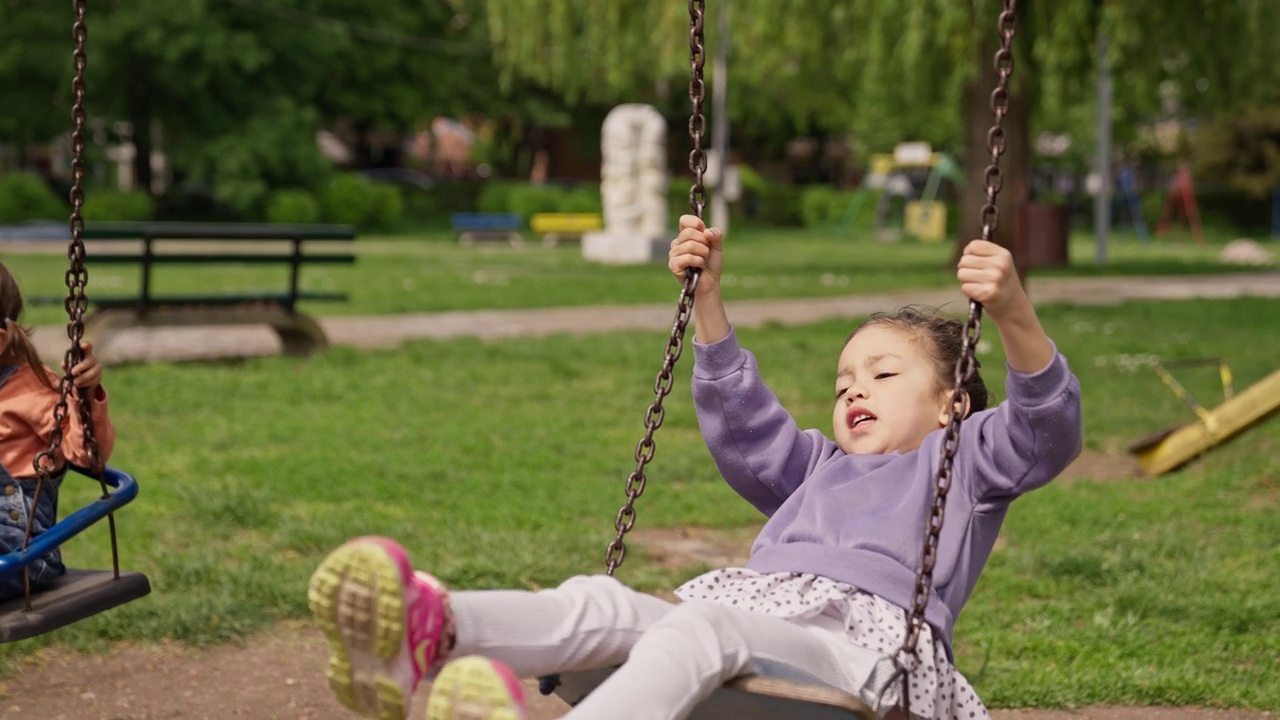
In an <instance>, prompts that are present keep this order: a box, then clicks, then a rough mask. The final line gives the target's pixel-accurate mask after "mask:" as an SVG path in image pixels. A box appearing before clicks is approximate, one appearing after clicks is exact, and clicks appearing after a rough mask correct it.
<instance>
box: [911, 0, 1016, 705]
mask: <svg viewBox="0 0 1280 720" xmlns="http://www.w3.org/2000/svg"><path fill="white" fill-rule="evenodd" d="M1016 6H1017V0H1004V10H1003V11H1002V12H1001V13H1000V20H999V30H1000V49H999V50H998V51H997V52H996V54H995V62H994V65H995V70H996V88H995V90H993V91H992V92H991V112H992V113H993V114H994V115H995V122H994V124H993V125H992V126H991V130H990V131H989V132H988V133H987V150H988V151H989V152H990V154H991V163H990V164H989V165H988V166H987V170H986V175H985V176H984V181H985V184H986V189H987V202H986V204H985V205H983V206H982V216H981V217H982V239H983V240H986V241H991V239H992V238H993V237H994V236H995V231H996V224H997V223H998V222H999V219H1000V212H999V211H998V210H997V209H996V196H997V195H998V194H999V193H1000V188H1001V185H1002V184H1003V182H1004V178H1003V176H1002V175H1001V173H1000V156H1001V155H1003V154H1004V150H1005V145H1006V139H1005V133H1004V126H1003V123H1004V118H1005V115H1007V114H1008V112H1009V78H1010V77H1011V76H1012V75H1013V35H1014V28H1015V20H1014V19H1015V10H1016ZM981 321H982V304H981V303H979V302H977V301H976V300H970V301H969V317H968V319H967V320H966V321H965V324H964V349H963V351H962V352H961V354H960V360H959V362H957V363H956V369H955V388H954V390H952V392H951V409H950V414H949V416H948V418H947V429H946V434H945V436H944V437H943V441H942V460H941V462H940V464H939V465H938V475H937V477H936V479H935V482H934V488H933V507H932V509H931V511H930V514H929V525H928V527H927V528H926V531H925V540H924V548H923V550H922V551H921V554H920V567H919V568H918V569H917V570H916V584H915V591H914V594H913V596H912V600H911V613H910V615H909V616H908V619H907V635H906V639H905V641H904V642H903V644H902V648H901V649H900V650H899V653H898V654H899V657H898V658H896V661H897V662H898V663H899V669H900V670H902V671H903V672H904V675H903V679H904V683H905V681H906V678H907V677H909V676H910V673H909V672H906V668H905V667H904V666H903V665H902V663H903V659H904V658H905V657H909V656H916V644H917V642H918V641H919V639H920V630H921V628H922V627H923V626H924V615H925V609H926V608H927V607H928V604H929V594H930V593H931V592H932V590H933V568H934V564H935V563H936V562H937V559H938V538H939V536H940V535H941V533H942V522H943V518H944V515H945V512H946V506H947V493H948V492H949V491H950V490H951V473H952V470H953V468H954V466H955V456H956V449H957V448H958V447H959V444H960V423H961V421H962V420H963V417H964V408H965V407H966V406H967V405H968V392H967V391H966V390H965V387H964V386H965V383H967V382H968V381H969V379H970V378H971V377H973V372H974V369H975V365H976V362H975V359H974V357H975V352H976V348H977V346H978V339H979V337H980V336H981V334H982V325H981ZM917 657H918V656H917ZM907 696H908V693H907V691H906V688H905V686H904V690H903V693H902V703H903V711H904V712H906V713H907V716H908V717H910V713H909V711H908V709H907V702H908V700H907Z"/></svg>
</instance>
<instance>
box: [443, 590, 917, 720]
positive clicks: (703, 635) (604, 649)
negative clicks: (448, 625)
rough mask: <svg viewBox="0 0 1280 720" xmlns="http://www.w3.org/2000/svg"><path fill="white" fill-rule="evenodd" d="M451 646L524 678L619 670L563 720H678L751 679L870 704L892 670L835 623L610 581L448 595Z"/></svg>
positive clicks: (458, 652) (456, 651) (840, 623)
mask: <svg viewBox="0 0 1280 720" xmlns="http://www.w3.org/2000/svg"><path fill="white" fill-rule="evenodd" d="M451 600H452V606H453V612H454V616H455V619H456V622H457V645H456V646H455V647H454V649H453V651H452V653H451V655H452V656H453V657H461V656H463V655H473V654H475V655H484V656H487V657H491V658H494V659H497V660H501V661H502V662H504V663H506V664H508V665H510V666H511V668H512V669H513V670H514V671H515V672H516V674H517V675H519V676H521V677H534V676H540V675H547V674H551V673H555V672H560V671H564V672H571V671H574V670H588V669H596V668H604V667H611V666H614V665H619V664H621V666H622V667H621V668H620V669H619V670H618V671H616V672H615V673H613V675H612V676H611V677H610V678H609V679H608V680H607V681H605V682H604V683H603V684H602V685H600V687H598V688H597V689H596V690H595V691H594V692H592V693H591V695H589V696H588V697H587V698H586V699H585V700H583V701H582V702H581V703H580V704H579V705H578V706H577V707H575V708H574V709H573V710H572V711H570V712H569V714H568V715H567V716H566V717H571V718H575V719H578V720H586V719H588V718H604V719H607V720H617V718H621V717H627V718H636V719H637V720H649V719H652V720H675V719H677V718H684V717H686V716H688V714H689V713H690V712H691V711H692V710H693V708H694V707H695V706H696V705H697V704H698V702H699V701H701V700H703V699H705V698H706V697H708V696H709V695H710V694H711V693H712V692H714V691H715V689H716V688H717V687H719V686H720V685H721V684H723V683H724V682H726V681H728V680H731V679H733V678H734V677H737V676H739V675H742V674H745V673H759V674H764V675H769V676H772V677H782V678H786V679H791V680H798V681H802V682H807V683H814V684H821V685H827V686H829V687H834V688H839V689H840V690H843V691H845V692H847V693H851V694H854V695H858V696H860V697H862V698H863V699H864V700H866V701H871V700H873V699H874V693H875V692H876V691H877V690H879V684H880V682H882V681H883V680H884V679H885V678H887V674H886V673H888V672H892V669H891V665H890V664H888V663H889V661H888V660H887V659H885V658H883V657H882V656H880V655H879V654H877V653H874V652H872V651H870V650H866V649H863V648H860V647H857V646H854V645H852V644H850V643H849V641H848V639H847V636H846V632H845V628H844V621H843V619H841V618H834V617H828V616H820V617H818V618H815V619H813V620H808V621H804V622H795V621H790V620H782V619H779V618H773V617H768V616H765V615H761V614H758V613H752V612H747V611H745V610H739V609H737V608H733V607H729V606H725V605H720V604H718V603H714V602H710V601H706V600H693V601H689V602H685V603H682V604H679V605H676V604H672V603H669V602H667V601H665V600H662V599H660V598H657V597H654V596H652V595H646V594H644V593H639V592H636V591H634V590H632V589H630V588H628V587H626V586H625V585H623V584H622V583H620V582H618V581H617V580H614V579H613V578H611V577H609V576H607V575H593V576H589V577H585V576H584V577H575V578H571V579H569V580H567V581H566V582H565V583H564V584H562V585H560V586H559V587H557V588H555V589H554V590H543V591H540V592H527V591H520V590H481V591H461V592H455V593H452V594H451Z"/></svg>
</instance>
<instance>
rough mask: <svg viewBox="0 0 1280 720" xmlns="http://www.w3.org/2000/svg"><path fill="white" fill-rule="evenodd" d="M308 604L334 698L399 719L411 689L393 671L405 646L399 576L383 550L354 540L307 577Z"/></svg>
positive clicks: (365, 711) (380, 719) (383, 719)
mask: <svg viewBox="0 0 1280 720" xmlns="http://www.w3.org/2000/svg"><path fill="white" fill-rule="evenodd" d="M307 603H308V605H310V607H311V613H312V615H313V616H315V619H316V621H317V622H318V623H319V625H320V630H321V631H322V632H323V633H324V635H325V638H326V639H327V640H328V641H329V667H328V671H327V674H328V677H329V686H330V687H331V688H332V689H333V692H334V694H335V695H337V697H338V700H339V701H340V702H342V704H344V705H346V706H347V707H349V708H351V709H352V710H355V711H357V712H360V713H363V714H365V715H369V716H371V717H376V718H378V720H404V718H405V717H406V714H407V711H408V708H409V701H410V699H411V697H410V696H411V694H412V691H411V690H410V691H408V692H406V689H405V688H404V687H403V686H402V685H401V683H400V681H398V680H397V679H396V676H395V675H394V674H393V667H394V664H395V661H396V660H397V658H398V657H399V656H400V654H401V651H402V650H403V649H404V646H405V634H406V632H407V630H408V628H407V627H406V619H405V603H404V580H403V579H402V578H401V575H400V568H399V566H398V564H397V563H396V561H395V560H394V559H393V558H392V557H391V556H390V555H389V554H388V552H387V550H386V549H385V548H383V547H381V546H380V545H377V544H376V543H373V542H353V543H350V544H348V545H344V546H342V547H340V548H338V549H337V550H334V551H333V552H332V553H331V554H330V555H329V557H327V558H325V560H324V562H323V563H321V564H320V567H318V568H317V569H316V571H315V573H314V574H313V575H312V576H311V584H310V586H309V587H308V589H307Z"/></svg>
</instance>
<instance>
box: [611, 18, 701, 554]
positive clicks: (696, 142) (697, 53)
mask: <svg viewBox="0 0 1280 720" xmlns="http://www.w3.org/2000/svg"><path fill="white" fill-rule="evenodd" d="M705 6H706V2H705V0H689V22H690V27H689V69H690V73H691V77H690V80H689V101H690V102H691V103H692V106H693V107H692V110H691V111H690V115H689V137H690V139H691V140H693V150H692V151H691V152H690V153H689V169H690V170H691V171H692V172H693V187H692V188H690V190H689V207H690V208H691V209H692V210H693V214H694V215H697V216H698V217H702V211H703V208H704V207H705V206H706V197H707V195H706V188H705V187H704V186H703V174H704V173H706V171H707V155H706V153H705V152H704V151H703V149H702V136H703V133H704V132H705V130H706V118H704V117H703V114H702V101H703V98H704V96H705V92H704V86H703V82H702V70H703V66H704V65H705V62H706V51H705V43H704V36H703V23H702V21H703V16H704V10H705ZM700 276H701V272H700V271H699V270H698V269H697V268H690V270H689V271H688V273H686V274H685V278H684V287H683V288H682V289H681V291H680V300H679V302H678V303H677V305H676V316H675V321H674V322H673V323H672V326H671V336H670V337H669V338H668V339H667V347H666V353H665V354H664V355H663V359H662V369H661V370H660V371H659V372H658V378H657V380H655V381H654V383H653V393H654V400H653V404H652V405H650V406H649V410H648V411H647V412H646V413H645V417H644V427H645V433H644V437H643V438H641V440H640V442H639V443H637V444H636V452H635V460H636V469H635V470H634V471H633V472H632V473H631V475H630V476H629V477H628V478H627V488H626V493H627V500H626V502H625V503H623V505H622V508H621V509H619V510H618V515H617V517H616V518H615V519H614V523H613V526H614V529H615V530H617V531H618V535H617V537H615V538H614V539H613V542H611V543H609V548H608V550H607V551H606V553H605V572H606V573H607V574H609V575H612V574H613V573H614V571H615V570H617V569H618V568H619V567H620V566H621V565H622V561H623V560H624V559H625V558H626V556H627V546H626V543H625V542H624V538H625V537H626V534H627V533H628V532H630V531H631V529H632V528H633V527H635V524H636V510H635V502H636V499H637V498H639V497H640V495H641V494H643V493H644V488H645V483H646V482H647V479H646V478H645V474H644V467H645V465H647V464H648V463H649V461H650V460H652V459H653V454H654V451H655V450H656V446H655V445H654V443H653V434H654V433H655V432H657V430H658V428H660V427H662V420H663V418H664V417H665V415H666V411H665V410H663V408H662V401H663V398H665V397H666V396H667V395H668V394H669V393H670V392H671V381H672V374H671V371H672V369H673V368H674V367H675V365H676V362H677V361H678V360H679V359H680V354H681V352H682V351H683V350H684V334H685V330H686V328H688V326H689V318H690V317H691V316H692V314H693V299H694V291H695V289H696V288H697V286H698V278H699V277H700Z"/></svg>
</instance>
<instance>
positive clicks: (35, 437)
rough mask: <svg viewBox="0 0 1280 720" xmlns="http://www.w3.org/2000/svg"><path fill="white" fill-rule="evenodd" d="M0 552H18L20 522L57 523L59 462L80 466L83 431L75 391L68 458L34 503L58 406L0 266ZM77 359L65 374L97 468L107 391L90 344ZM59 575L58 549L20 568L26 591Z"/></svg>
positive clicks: (103, 449) (15, 586) (1, 589)
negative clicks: (88, 426) (87, 424)
mask: <svg viewBox="0 0 1280 720" xmlns="http://www.w3.org/2000/svg"><path fill="white" fill-rule="evenodd" d="M0 313H3V319H2V320H0V322H2V323H3V324H0V554H8V553H11V552H15V551H17V550H20V549H21V548H22V547H23V543H24V541H25V540H26V533H27V520H28V518H29V517H30V516H31V515H34V516H35V517H34V521H33V522H32V536H33V537H34V536H35V535H37V534H39V533H42V532H44V531H45V530H46V529H48V528H49V527H50V526H51V525H53V524H54V523H55V522H57V519H58V485H59V483H60V482H61V476H62V474H63V473H64V472H65V470H66V464H67V462H72V463H76V464H79V465H83V466H88V465H89V463H90V461H89V458H87V457H84V456H83V452H84V442H83V440H82V438H83V432H84V428H83V427H82V426H81V424H80V400H79V395H78V393H71V394H69V395H68V396H67V416H66V419H65V420H64V421H63V426H62V431H63V432H64V433H65V434H66V437H64V438H63V442H62V446H61V448H62V450H63V451H65V452H67V453H70V454H69V455H63V456H60V457H58V458H57V459H56V460H55V463H56V465H55V466H54V467H52V468H50V470H51V471H52V473H51V475H52V477H53V479H54V482H52V483H48V484H46V485H45V486H44V487H43V488H41V490H40V497H39V498H38V499H36V503H35V505H34V506H33V505H32V504H31V501H32V499H33V498H34V497H35V490H36V481H37V478H38V474H37V473H36V470H35V466H34V462H35V459H36V456H37V455H39V454H40V453H41V452H43V451H44V450H46V449H48V447H49V436H50V434H51V433H52V432H53V428H54V417H53V408H54V405H56V404H57V403H58V397H59V393H58V385H57V383H58V376H57V375H56V374H55V373H54V372H53V371H52V370H50V369H49V368H47V367H45V365H44V363H42V362H41V361H40V356H39V355H38V354H37V353H36V347H35V344H34V343H33V342H32V340H31V335H30V334H29V332H28V331H27V329H26V328H24V327H23V326H22V325H20V324H19V322H20V321H21V319H22V294H21V292H19V289H18V281H17V280H16V279H14V277H13V273H11V272H9V269H8V268H7V267H5V266H4V265H3V264H2V263H0ZM81 346H82V347H83V348H84V359H83V360H81V361H80V362H79V363H78V364H76V366H75V367H74V368H72V369H71V376H72V378H73V382H74V384H75V387H77V388H87V389H89V391H90V392H89V395H90V398H91V400H90V402H91V406H90V412H91V413H92V416H93V428H94V436H95V437H96V438H97V440H98V453H99V455H101V457H102V460H103V462H105V461H106V460H107V458H109V457H110V456H111V450H112V448H113V447H114V446H115V440H116V433H115V428H114V426H112V424H111V418H110V417H109V416H108V414H107V391H106V390H104V389H103V387H102V365H101V364H99V362H98V359H97V358H96V357H94V356H93V346H92V345H91V344H90V343H87V342H86V343H82V344H81ZM65 572H66V566H64V565H63V564H62V552H61V550H54V551H53V552H51V553H49V554H48V555H45V556H44V557H42V558H39V559H37V560H36V561H35V562H33V563H31V564H30V565H28V566H27V576H28V578H29V582H30V583H31V589H33V590H35V589H37V588H39V587H41V586H43V585H46V584H48V583H49V582H51V581H52V580H54V579H55V578H57V577H59V576H61V575H62V574H63V573H65ZM23 593H24V589H23V581H22V573H21V572H19V573H14V574H11V575H7V576H4V577H0V601H3V600H9V599H12V598H15V597H22V595H23Z"/></svg>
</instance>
